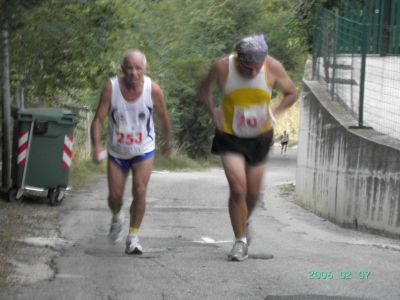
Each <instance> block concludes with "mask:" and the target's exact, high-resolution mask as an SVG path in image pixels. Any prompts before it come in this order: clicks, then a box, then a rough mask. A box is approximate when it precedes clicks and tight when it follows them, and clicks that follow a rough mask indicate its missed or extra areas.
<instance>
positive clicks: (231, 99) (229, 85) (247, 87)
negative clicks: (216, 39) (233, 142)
mask: <svg viewBox="0 0 400 300" xmlns="http://www.w3.org/2000/svg"><path fill="white" fill-rule="evenodd" d="M236 59H237V56H236V55H234V54H231V55H230V56H229V67H228V68H229V69H228V77H227V80H226V83H225V86H224V87H223V102H222V110H223V113H224V126H223V131H224V132H225V133H228V134H233V135H235V136H238V137H245V138H247V137H256V136H259V135H261V134H263V133H266V132H269V131H270V130H272V128H273V121H272V120H273V118H272V115H271V111H270V102H271V96H272V89H271V87H270V86H269V85H268V81H267V70H266V66H265V63H264V65H263V66H262V68H261V69H260V71H259V72H258V73H257V75H256V76H255V77H252V78H246V77H243V76H241V75H240V74H239V71H238V69H237V66H236Z"/></svg>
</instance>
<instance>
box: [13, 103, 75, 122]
mask: <svg viewBox="0 0 400 300" xmlns="http://www.w3.org/2000/svg"><path fill="white" fill-rule="evenodd" d="M17 115H18V120H21V121H24V120H25V121H35V120H40V121H54V122H58V123H64V124H75V123H78V117H77V116H76V115H75V114H74V113H73V112H72V111H71V110H69V109H65V108H56V107H48V108H27V109H22V110H20V111H18V112H17Z"/></svg>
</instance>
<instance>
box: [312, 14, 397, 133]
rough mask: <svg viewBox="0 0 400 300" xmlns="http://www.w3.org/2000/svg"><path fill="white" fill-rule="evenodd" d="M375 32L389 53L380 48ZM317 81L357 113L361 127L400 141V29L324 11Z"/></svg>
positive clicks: (317, 37) (316, 50)
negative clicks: (385, 43) (385, 44)
mask: <svg viewBox="0 0 400 300" xmlns="http://www.w3.org/2000/svg"><path fill="white" fill-rule="evenodd" d="M382 26H383V28H382ZM377 27H379V28H377ZM376 32H380V35H379V38H380V39H381V41H386V42H387V47H386V46H384V45H383V44H381V46H380V47H377V46H376V45H377V43H376V38H375V37H376ZM386 33H387V34H390V37H389V36H385V34H386ZM382 45H383V46H382ZM389 50H390V51H389ZM313 77H314V79H316V80H319V81H320V82H321V83H322V84H323V85H325V86H326V88H327V89H328V90H329V92H330V94H331V97H332V99H333V100H337V101H343V102H344V103H345V104H346V105H347V107H348V108H349V109H350V110H351V111H352V112H353V113H354V115H355V117H356V118H357V120H358V124H355V125H356V127H359V128H364V127H372V128H373V129H375V130H377V131H379V132H382V133H384V134H387V135H389V136H392V137H394V138H397V139H400V85H399V84H398V83H399V82H400V26H396V25H391V26H386V25H385V26H384V25H382V24H372V23H361V22H356V21H354V20H351V19H349V18H345V17H340V16H338V15H335V14H334V13H332V12H331V11H328V10H323V11H322V12H321V14H320V17H319V20H318V23H317V24H316V26H315V31H314V45H313Z"/></svg>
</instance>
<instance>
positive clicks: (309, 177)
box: [296, 79, 400, 236]
mask: <svg viewBox="0 0 400 300" xmlns="http://www.w3.org/2000/svg"><path fill="white" fill-rule="evenodd" d="M303 85H304V89H303V90H304V91H303V97H302V99H301V100H300V101H301V113H300V130H299V145H298V160H297V171H296V172H297V173H296V194H297V201H298V203H299V204H300V205H302V206H304V207H306V208H308V209H310V210H312V211H314V212H315V213H317V214H319V215H321V216H322V217H325V218H328V219H329V220H331V221H334V222H336V223H338V224H340V225H344V226H352V227H355V228H359V229H367V230H372V231H377V232H379V233H384V234H385V233H386V234H389V235H394V236H400V141H399V140H396V139H393V138H390V137H388V136H385V135H382V134H380V133H378V132H376V131H374V130H372V129H350V128H349V127H350V126H354V125H357V120H356V119H355V118H354V117H353V116H352V115H351V114H350V113H349V112H348V110H346V108H345V107H344V106H343V105H341V104H340V103H339V102H337V101H333V100H331V99H330V96H329V94H328V93H327V92H326V91H325V89H324V88H323V87H322V86H321V85H320V84H319V83H318V82H317V81H310V80H306V79H304V80H303Z"/></svg>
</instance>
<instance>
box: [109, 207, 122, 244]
mask: <svg viewBox="0 0 400 300" xmlns="http://www.w3.org/2000/svg"><path fill="white" fill-rule="evenodd" d="M122 225H124V215H123V214H122V213H120V214H119V217H118V219H117V220H114V218H113V219H111V225H110V232H109V234H108V239H109V241H110V243H112V244H116V243H120V242H121V241H122Z"/></svg>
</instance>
